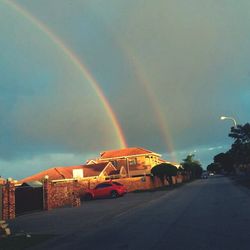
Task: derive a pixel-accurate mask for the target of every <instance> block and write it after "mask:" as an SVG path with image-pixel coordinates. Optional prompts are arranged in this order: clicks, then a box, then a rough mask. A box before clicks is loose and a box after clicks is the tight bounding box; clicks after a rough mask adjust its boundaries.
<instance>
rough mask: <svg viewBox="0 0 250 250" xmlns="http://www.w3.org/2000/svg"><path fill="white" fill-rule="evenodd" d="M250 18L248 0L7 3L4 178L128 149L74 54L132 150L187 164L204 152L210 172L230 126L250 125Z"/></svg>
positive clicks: (1, 139) (0, 83) (0, 15)
mask: <svg viewBox="0 0 250 250" xmlns="http://www.w3.org/2000/svg"><path fill="white" fill-rule="evenodd" d="M249 9H250V2H249V1H243V0H240V1H237V2H235V1H228V0H222V1H216V0H211V1H207V0H206V1H205V0H190V1H184V0H183V1H174V0H155V1H150V0H148V1H144V0H137V1H134V0H133V1H132V0H127V1H117V0H110V1H102V0H74V1H69V0H54V1H50V0H43V1H33V0H22V1H21V0H19V1H5V0H0V33H1V39H0V53H1V54H0V175H2V176H4V177H9V176H12V177H14V178H22V177H24V176H27V175H30V174H33V173H35V172H38V171H40V170H42V169H46V168H49V167H52V166H58V165H60V166H61V165H73V164H81V163H84V162H85V161H86V160H87V159H89V158H92V157H96V156H98V153H99V152H101V151H103V150H107V149H115V148H118V147H119V145H120V142H119V138H117V134H116V132H115V128H114V126H113V124H112V121H111V120H110V116H109V115H108V114H107V110H106V109H105V107H104V106H103V103H102V102H101V100H100V98H99V97H98V94H97V92H96V91H95V90H94V88H93V86H92V85H91V83H90V82H89V78H88V77H87V76H86V75H84V74H83V72H82V71H81V70H79V67H78V66H77V65H76V64H75V63H74V60H72V58H70V57H69V55H68V54H67V53H65V50H64V49H62V46H65V48H66V49H68V50H70V51H71V52H72V53H73V54H75V55H76V56H77V57H78V58H79V60H80V61H81V62H82V63H84V64H85V65H86V67H87V68H88V70H89V71H90V72H91V73H92V75H93V77H94V78H95V79H96V81H97V82H98V84H99V86H100V88H101V89H102V90H103V93H104V95H105V96H106V97H107V99H108V101H109V103H110V105H111V107H112V109H113V111H114V113H115V114H116V117H117V119H118V121H119V122H120V125H121V128H122V130H123V132H124V135H125V137H126V140H127V143H128V145H129V146H141V147H145V148H147V149H150V150H153V151H156V152H158V153H161V154H163V156H164V157H165V158H166V159H170V160H177V161H181V160H182V159H183V158H184V157H185V156H186V155H187V154H189V153H195V155H196V158H197V159H199V160H200V161H201V162H202V163H203V165H204V167H206V165H207V164H208V163H210V162H211V161H212V158H213V156H214V155H215V154H217V153H219V152H221V151H226V150H227V149H228V148H229V146H230V144H231V143H232V141H231V140H230V138H228V136H227V135H228V132H229V129H230V127H231V126H232V125H233V124H232V122H231V121H230V120H226V121H220V119H219V117H220V116H221V115H227V116H233V117H235V119H236V120H237V122H238V123H242V124H244V123H246V122H248V121H249V104H250V84H249V80H250V68H249V65H250V50H249V46H250V26H249V23H250V14H249ZM41 26H42V27H41ZM46 30H47V31H46ZM50 32H51V33H50ZM55 37H56V38H57V39H60V42H59V43H60V44H61V47H60V46H59V45H58V43H56V42H55V41H53V38H54V39H55ZM171 150H172V151H173V152H170V151H171Z"/></svg>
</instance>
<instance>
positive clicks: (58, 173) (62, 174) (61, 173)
mask: <svg viewBox="0 0 250 250" xmlns="http://www.w3.org/2000/svg"><path fill="white" fill-rule="evenodd" d="M54 169H55V170H56V172H57V173H58V174H60V175H61V176H62V177H63V178H64V179H66V178H65V176H64V175H63V174H62V173H61V172H60V171H59V170H58V169H57V168H54Z"/></svg>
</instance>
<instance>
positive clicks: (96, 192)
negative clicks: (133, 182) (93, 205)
mask: <svg viewBox="0 0 250 250" xmlns="http://www.w3.org/2000/svg"><path fill="white" fill-rule="evenodd" d="M126 193H127V189H126V188H125V187H124V186H123V185H122V184H121V183H119V182H116V181H110V182H102V183H100V184H98V185H97V186H96V187H95V188H94V189H87V190H86V192H85V195H84V199H85V200H92V199H95V198H102V197H111V198H117V197H119V196H123V195H124V194H126Z"/></svg>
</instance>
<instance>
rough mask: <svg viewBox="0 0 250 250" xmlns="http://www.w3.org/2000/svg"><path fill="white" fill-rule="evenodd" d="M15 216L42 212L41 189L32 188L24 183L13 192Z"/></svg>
mask: <svg viewBox="0 0 250 250" xmlns="http://www.w3.org/2000/svg"><path fill="white" fill-rule="evenodd" d="M15 199H16V200H15V203H16V208H15V212H16V215H20V214H23V213H26V212H30V211H37V210H43V187H42V186H40V187H32V186H30V185H28V184H26V183H24V184H23V185H22V186H20V187H16V190H15Z"/></svg>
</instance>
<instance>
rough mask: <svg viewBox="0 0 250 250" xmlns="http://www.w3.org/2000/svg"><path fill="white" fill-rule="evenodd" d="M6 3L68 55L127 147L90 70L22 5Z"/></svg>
mask: <svg viewBox="0 0 250 250" xmlns="http://www.w3.org/2000/svg"><path fill="white" fill-rule="evenodd" d="M3 2H4V3H5V4H6V5H8V6H9V7H11V8H12V9H13V10H15V11H16V12H18V13H19V14H21V15H22V16H23V17H25V18H26V19H28V20H29V21H30V22H32V23H33V24H34V25H35V26H36V27H37V28H38V29H40V30H41V31H42V32H43V33H44V34H46V35H47V36H48V37H49V38H50V40H51V41H52V42H53V43H54V44H55V45H56V46H57V47H58V48H60V49H61V50H62V52H63V53H64V54H65V55H66V56H67V57H68V59H69V60H70V61H71V62H72V63H73V64H74V65H75V67H77V68H78V70H79V71H80V72H81V73H82V75H83V76H84V77H85V79H86V80H87V81H88V82H89V83H90V84H91V86H92V88H93V89H94V91H95V92H96V94H97V96H98V98H99V99H100V101H101V103H102V105H103V106H104V109H105V111H106V113H107V115H108V117H109V119H110V120H111V122H112V124H113V128H114V131H115V134H116V138H117V139H118V142H119V147H121V148H125V147H127V143H126V139H125V135H124V133H123V131H122V128H121V125H120V124H119V121H118V119H117V117H116V115H115V113H114V111H113V109H112V107H111V105H110V103H109V101H108V100H107V98H106V97H105V95H104V93H103V91H102V89H101V88H100V86H99V84H98V83H97V81H96V80H95V78H94V77H93V75H92V74H91V72H90V71H89V70H88V68H87V67H86V66H85V65H84V63H83V62H82V61H81V60H80V59H79V58H78V57H77V56H76V54H75V53H74V52H73V51H72V50H70V49H69V48H68V47H67V46H66V45H65V44H64V42H63V41H62V40H61V39H60V38H59V37H58V36H57V35H55V34H54V33H52V31H51V30H50V29H49V28H48V27H47V26H46V25H45V24H43V23H42V22H40V21H39V20H38V19H37V18H36V17H34V16H33V15H32V14H30V13H29V12H28V11H27V10H25V9H24V8H23V7H21V6H20V5H18V4H17V3H14V2H13V1H10V0H4V1H3Z"/></svg>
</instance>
